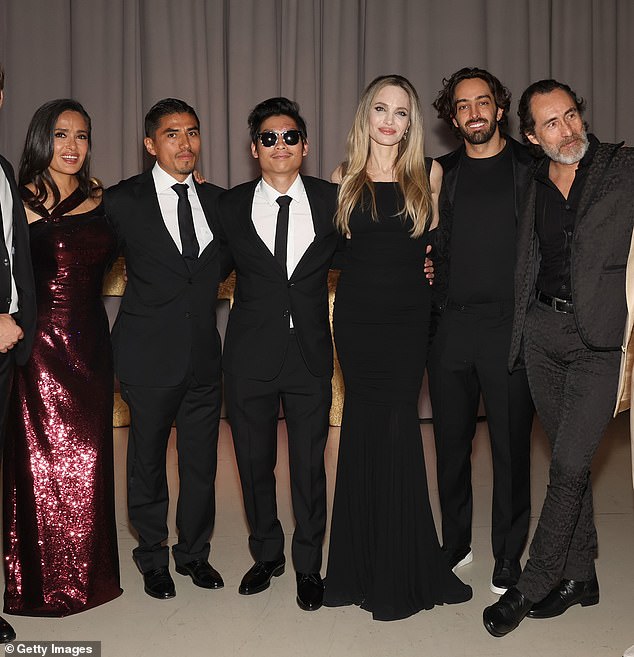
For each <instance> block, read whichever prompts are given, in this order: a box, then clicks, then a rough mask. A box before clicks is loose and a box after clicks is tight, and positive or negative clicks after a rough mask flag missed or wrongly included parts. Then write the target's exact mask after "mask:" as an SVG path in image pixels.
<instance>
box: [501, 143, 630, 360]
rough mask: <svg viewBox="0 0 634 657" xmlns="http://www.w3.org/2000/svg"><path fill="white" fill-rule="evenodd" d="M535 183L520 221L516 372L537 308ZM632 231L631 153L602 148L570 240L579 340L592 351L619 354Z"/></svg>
mask: <svg viewBox="0 0 634 657" xmlns="http://www.w3.org/2000/svg"><path fill="white" fill-rule="evenodd" d="M535 197H536V182H535V180H534V178H533V179H532V182H531V184H530V186H529V189H528V195H527V199H526V203H525V206H524V208H523V211H522V214H521V217H520V226H519V235H518V245H517V265H516V269H515V317H514V322H513V336H512V341H511V351H510V355H509V366H510V367H511V368H513V367H514V366H516V364H517V362H518V360H519V357H520V353H521V345H522V334H523V331H524V321H525V319H526V313H527V311H528V308H529V306H530V305H531V304H532V303H534V302H535V281H536V280H537V274H538V273H539V244H538V238H537V234H536V232H535ZM633 226H634V148H622V144H601V145H600V146H599V148H598V150H597V151H596V153H595V155H594V157H593V159H592V162H591V164H590V167H589V170H588V174H587V178H586V182H585V185H584V188H583V192H582V195H581V200H580V201H579V208H578V210H577V217H576V222H575V228H574V232H573V237H572V250H571V251H572V259H571V272H570V274H571V284H572V301H573V303H574V307H575V320H576V323H577V328H578V330H579V335H580V336H581V339H582V340H583V342H584V344H585V345H586V346H587V347H588V348H589V349H592V350H595V351H616V350H618V349H620V348H621V344H622V341H623V327H624V326H625V319H626V316H627V305H626V299H625V267H626V264H627V256H628V252H629V248H630V238H631V235H632V227H633Z"/></svg>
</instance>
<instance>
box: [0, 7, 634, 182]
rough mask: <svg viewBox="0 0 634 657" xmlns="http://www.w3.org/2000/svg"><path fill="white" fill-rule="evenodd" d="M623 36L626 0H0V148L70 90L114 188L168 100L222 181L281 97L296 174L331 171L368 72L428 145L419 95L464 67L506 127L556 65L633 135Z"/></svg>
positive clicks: (433, 121) (100, 168)
mask: <svg viewBox="0 0 634 657" xmlns="http://www.w3.org/2000/svg"><path fill="white" fill-rule="evenodd" d="M633 33H634V2H633V1H632V0H438V1H436V0H0V60H1V61H2V62H3V63H4V66H5V69H6V74H7V80H6V84H5V96H6V97H5V106H4V108H3V110H2V113H1V114H0V151H1V152H2V153H3V154H5V155H6V156H7V157H9V158H10V159H11V160H12V161H13V162H14V163H15V164H16V165H17V162H18V160H19V156H20V152H21V149H22V144H23V142H24V135H25V132H26V127H27V125H28V122H29V120H30V118H31V116H32V114H33V112H34V110H35V109H36V108H37V107H38V106H39V105H40V104H42V103H43V102H45V101H46V100H50V99H52V98H60V97H65V96H71V97H73V98H76V99H78V100H79V101H80V102H82V103H83V104H84V105H85V107H86V109H87V110H88V112H89V113H90V115H91V116H92V119H93V136H94V139H93V174H94V175H97V176H98V177H100V178H101V179H102V180H103V181H104V183H106V184H112V183H114V182H117V181H118V180H119V179H121V178H124V177H128V176H130V175H133V174H135V173H138V172H139V171H140V170H141V169H142V168H143V167H144V165H146V164H147V162H146V161H145V160H144V158H143V150H142V138H143V127H142V124H143V116H144V114H145V112H146V111H147V110H148V109H149V107H150V106H151V105H152V104H153V103H154V102H155V101H156V100H158V99H160V98H162V97H165V96H176V97H180V98H183V99H185V100H187V101H188V102H190V103H191V104H192V105H193V106H194V107H195V108H196V109H197V110H198V112H199V116H200V119H201V128H202V135H203V144H204V146H203V156H202V161H201V167H202V169H203V172H204V174H205V175H206V177H207V178H208V180H210V181H213V182H215V183H217V184H219V185H222V186H224V187H226V186H232V185H235V184H237V183H239V182H242V181H244V180H247V179H249V178H251V177H253V176H254V174H255V169H254V166H253V162H252V160H251V157H250V154H249V141H248V136H247V129H246V117H247V115H248V113H249V110H250V109H251V108H252V107H253V106H254V105H255V104H256V103H258V102H259V101H261V100H263V99H265V98H268V97H270V96H276V95H284V96H288V97H290V98H293V99H295V100H297V101H298V102H299V103H300V105H301V108H302V113H303V114H304V116H305V118H306V119H307V122H308V126H309V142H310V154H309V156H308V157H307V159H306V165H305V172H306V173H310V174H312V175H318V176H322V177H329V175H330V172H331V171H332V170H333V169H334V168H335V166H336V165H337V164H338V163H339V161H340V160H341V158H342V157H343V154H344V146H345V139H346V135H347V132H348V129H349V127H350V124H351V121H352V116H353V113H354V110H355V107H356V104H357V100H358V97H359V94H360V92H361V90H362V89H363V87H364V86H365V85H366V84H367V83H368V82H369V81H370V80H372V79H373V78H374V77H375V76H377V75H380V74H385V73H400V74H402V75H405V76H406V77H408V78H409V79H410V80H411V81H412V82H413V83H414V85H415V86H416V87H417V89H418V91H419V94H420V96H421V100H422V102H423V104H424V106H425V121H426V131H427V137H426V144H427V152H428V154H430V155H433V156H437V155H440V154H442V153H444V152H446V151H448V150H451V149H453V148H455V146H456V142H455V141H454V139H453V137H452V136H451V134H450V133H449V132H448V131H447V130H446V129H445V127H444V126H443V124H441V123H440V121H439V120H438V119H437V118H436V116H435V113H434V111H433V109H432V108H431V102H432V101H433V99H434V98H435V96H436V93H437V91H438V89H439V88H440V86H441V81H442V78H443V77H444V76H448V75H450V74H451V73H452V72H453V71H455V70H456V69H458V68H460V67H462V66H481V67H485V68H488V69H489V70H491V71H492V72H493V73H494V74H495V75H497V76H498V77H499V78H500V79H501V80H502V81H503V82H504V83H505V84H506V85H507V86H508V87H509V88H510V89H511V91H512V92H513V94H514V102H513V107H512V120H511V128H512V133H513V134H515V135H516V134H517V132H516V127H517V120H516V117H515V111H516V109H517V101H518V100H519V96H520V94H521V92H522V90H523V89H524V88H525V87H526V86H527V85H528V84H529V83H530V82H532V81H535V80H537V79H540V78H544V77H555V78H558V79H560V80H562V81H566V82H568V83H569V84H570V85H571V86H572V87H573V88H574V89H575V90H576V91H577V92H578V93H580V94H581V95H582V96H584V97H585V98H586V99H587V101H588V112H587V118H588V120H589V122H590V125H591V128H592V130H593V131H594V132H595V133H596V134H597V135H598V136H599V138H600V139H601V140H603V141H615V140H618V141H620V140H625V141H627V142H629V143H630V144H631V143H634V121H633V120H632V111H631V110H632V107H634V76H633V75H632V73H633V65H632V62H633V61H634V39H632V34H633Z"/></svg>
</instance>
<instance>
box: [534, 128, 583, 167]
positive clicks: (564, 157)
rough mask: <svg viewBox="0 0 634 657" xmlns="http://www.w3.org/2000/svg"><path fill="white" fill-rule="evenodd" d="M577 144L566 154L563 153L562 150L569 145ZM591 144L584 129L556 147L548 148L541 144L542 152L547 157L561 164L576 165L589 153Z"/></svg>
mask: <svg viewBox="0 0 634 657" xmlns="http://www.w3.org/2000/svg"><path fill="white" fill-rule="evenodd" d="M573 143H574V144H575V146H573V147H572V148H568V149H566V150H567V152H566V153H562V148H564V147H565V146H568V144H573ZM589 145H590V142H589V141H588V135H587V134H586V131H585V129H582V130H581V132H575V133H573V134H572V136H571V137H569V138H568V139H564V140H563V141H560V142H559V144H557V145H556V146H546V145H544V144H540V146H541V147H542V150H543V151H544V153H546V155H547V156H548V157H549V158H550V159H551V160H553V162H557V163H559V164H576V163H577V162H580V161H581V160H582V159H583V156H584V155H585V154H586V153H587V151H588V146H589Z"/></svg>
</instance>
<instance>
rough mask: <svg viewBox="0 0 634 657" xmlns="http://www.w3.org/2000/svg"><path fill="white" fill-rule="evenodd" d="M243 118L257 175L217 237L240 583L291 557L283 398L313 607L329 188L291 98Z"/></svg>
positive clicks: (299, 552)
mask: <svg viewBox="0 0 634 657" xmlns="http://www.w3.org/2000/svg"><path fill="white" fill-rule="evenodd" d="M248 123H249V130H250V134H251V153H252V155H253V157H254V158H255V159H256V160H257V161H258V163H259V165H260V169H261V177H259V178H257V179H256V180H252V181H251V182H248V183H245V184H242V185H239V186H237V187H234V188H233V189H231V190H229V191H228V192H225V193H223V194H222V195H221V197H220V200H219V224H220V225H219V237H220V240H221V243H222V242H224V243H226V246H227V247H228V250H229V252H230V254H231V256H232V257H233V260H234V265H235V270H236V275H237V282H236V289H235V301H234V305H233V308H232V310H231V314H230V316H229V324H228V326H227V334H226V340H225V345H224V352H223V369H224V373H225V395H226V402H227V410H228V414H229V419H230V421H231V427H232V431H233V440H234V444H235V451H236V458H237V462H238V469H239V471H240V479H241V482H242V490H243V495H244V505H245V510H246V515H247V520H248V522H249V529H250V536H249V547H250V549H251V553H252V555H253V557H254V559H255V564H254V565H253V567H252V568H250V569H249V571H248V572H247V573H246V574H245V576H244V577H243V579H242V583H241V584H240V587H239V592H240V593H241V594H242V595H252V594H255V593H259V592H260V591H264V590H265V589H266V588H268V586H269V584H270V580H271V577H274V576H279V575H281V574H282V573H283V572H284V568H285V564H286V561H285V558H284V533H283V531H282V527H281V525H280V522H279V520H278V517H277V504H276V495H275V475H274V468H275V463H276V454H277V421H278V415H279V408H280V401H281V402H282V405H283V409H284V415H285V418H286V427H287V431H288V452H289V466H290V476H291V496H292V501H293V511H294V514H295V521H296V526H295V532H294V534H293V541H292V556H293V565H294V567H295V570H296V572H297V604H298V605H299V607H300V608H301V609H303V610H305V611H312V610H315V609H318V608H319V607H320V606H321V603H322V597H323V583H322V580H321V577H320V574H319V570H320V567H321V550H322V542H323V537H324V532H325V528H326V475H325V471H324V448H325V445H326V439H327V436H328V412H329V409H330V401H331V388H330V379H331V376H332V364H333V356H332V342H331V337H330V326H329V322H328V282H327V281H328V278H327V277H328V269H329V267H330V264H331V260H332V257H333V253H334V251H335V247H336V245H337V242H338V236H337V233H336V232H335V229H334V225H333V222H332V217H333V214H334V211H335V204H336V188H335V186H334V185H332V184H330V183H327V182H325V181H323V180H318V179H316V178H311V177H307V176H301V175H300V173H299V172H300V168H301V165H302V161H303V159H304V157H305V156H306V154H307V153H308V141H307V139H306V125H305V123H304V120H303V119H302V117H301V116H300V114H299V107H298V105H297V103H294V102H292V101H290V100H288V99H286V98H271V99H269V100H266V101H264V102H262V103H260V104H259V105H257V107H255V109H254V110H253V111H252V112H251V114H250V116H249V119H248Z"/></svg>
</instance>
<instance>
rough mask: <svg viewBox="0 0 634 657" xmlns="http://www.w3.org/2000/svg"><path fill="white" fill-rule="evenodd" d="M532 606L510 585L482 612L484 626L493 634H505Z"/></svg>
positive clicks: (529, 601) (514, 626)
mask: <svg viewBox="0 0 634 657" xmlns="http://www.w3.org/2000/svg"><path fill="white" fill-rule="evenodd" d="M532 606H533V603H532V601H531V600H529V599H528V598H527V597H526V596H524V594H522V593H520V591H518V590H517V589H516V588H515V587H514V586H512V587H511V588H510V589H509V590H508V591H507V592H506V593H505V594H504V595H503V596H502V597H501V598H500V599H499V600H498V601H497V602H496V603H495V604H492V605H491V606H490V607H487V608H486V609H485V610H484V611H483V612H482V621H483V623H484V627H485V628H486V630H487V632H488V633H489V634H492V635H493V636H496V637H502V636H505V635H507V634H508V633H509V632H512V631H513V630H514V629H515V628H516V627H517V626H518V625H519V624H520V623H521V622H522V620H523V618H524V617H525V616H526V614H527V613H528V611H529V610H530V608H531V607H532Z"/></svg>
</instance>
